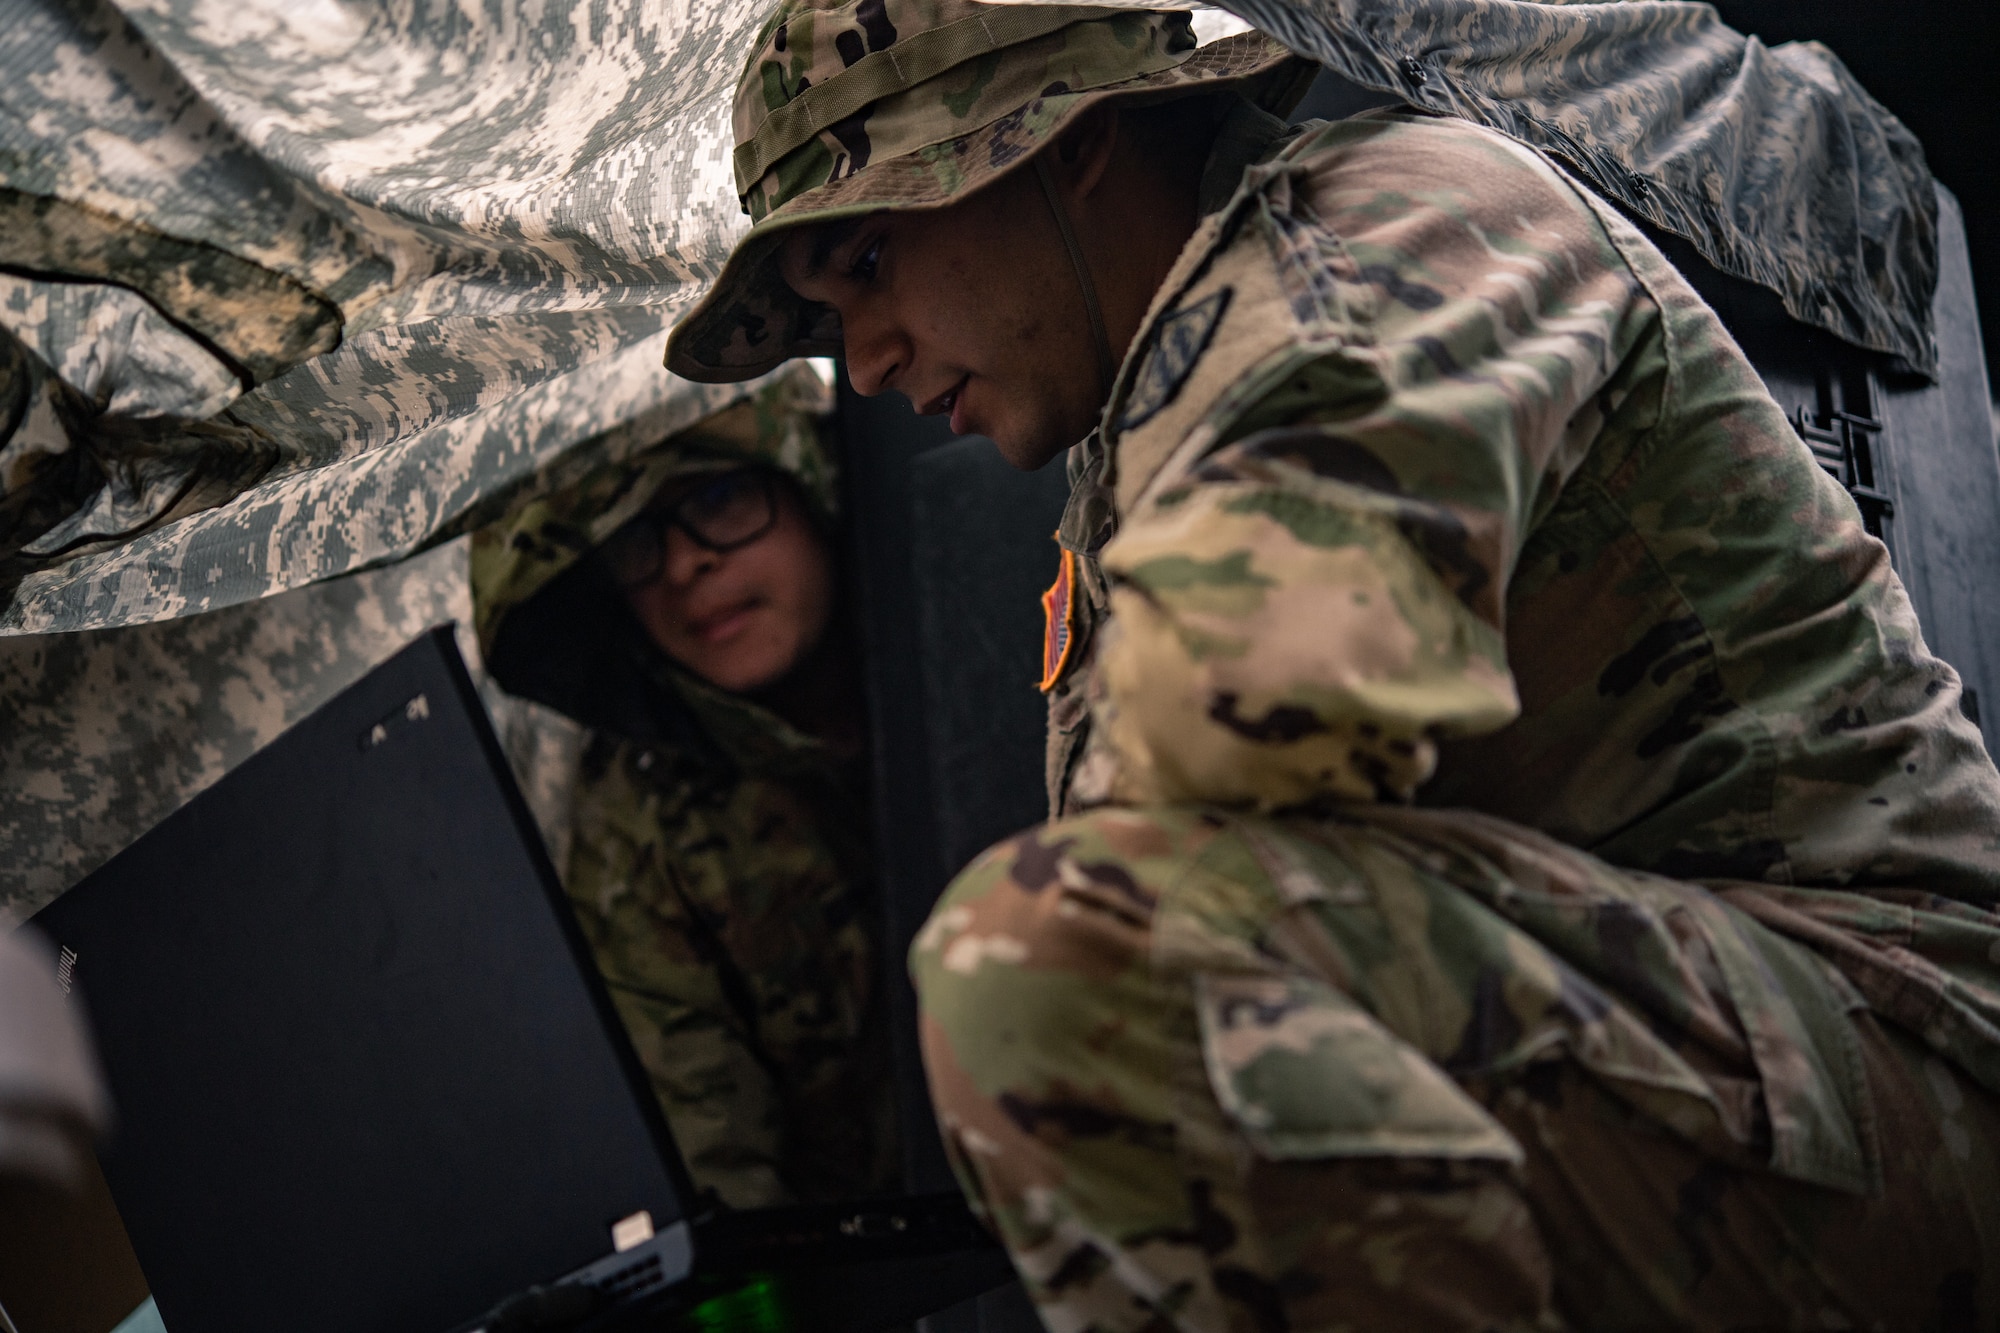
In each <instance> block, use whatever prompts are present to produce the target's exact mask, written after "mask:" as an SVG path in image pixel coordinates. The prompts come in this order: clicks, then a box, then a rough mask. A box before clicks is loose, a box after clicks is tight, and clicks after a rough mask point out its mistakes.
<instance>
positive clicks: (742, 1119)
mask: <svg viewBox="0 0 2000 1333" xmlns="http://www.w3.org/2000/svg"><path fill="white" fill-rule="evenodd" d="M774 393H775V391H766V392H765V393H764V394H762V395H760V397H759V398H758V399H757V400H754V401H753V402H752V403H749V404H744V405H741V406H739V407H738V408H735V409H731V413H730V414H725V416H724V417H723V418H717V419H715V420H712V421H711V422H710V423H707V424H708V425H709V426H711V427H714V426H715V425H716V422H717V421H721V422H723V424H724V425H727V424H729V423H730V422H731V421H733V420H734V417H735V416H741V417H744V418H746V420H745V421H742V422H737V423H735V424H737V425H741V426H744V427H746V429H749V430H751V432H752V433H755V434H758V435H759V436H760V437H764V436H772V435H773V434H774V431H773V430H772V429H770V427H771V425H772V423H771V422H769V421H764V422H762V423H761V424H762V426H763V427H765V429H762V430H761V431H760V430H756V429H755V423H752V422H751V421H749V420H748V418H750V417H751V416H752V415H753V413H757V412H759V411H763V410H765V409H768V408H770V407H771V402H770V401H768V400H771V399H773V397H774ZM764 414H765V415H766V416H768V415H771V414H770V413H769V412H768V411H765V412H764ZM780 415H782V414H780ZM713 433H714V434H715V435H716V436H717V439H716V440H714V441H708V442H707V443H715V444H718V445H719V446H720V448H719V449H718V450H715V451H707V452H705V451H704V449H703V445H704V443H705V441H704V440H703V439H702V437H701V434H700V432H699V431H697V432H694V433H692V434H684V435H683V436H681V437H679V438H677V440H675V441H674V442H672V445H673V447H672V448H670V449H669V450H668V451H664V452H662V451H655V452H654V453H653V454H651V455H648V456H645V457H642V458H641V459H640V460H638V461H637V462H636V463H635V464H633V465H623V466H614V467H609V468H605V469H602V470H601V471H600V472H599V473H598V474H596V475H595V476H594V477H593V478H591V479H590V480H589V481H587V482H586V483H584V484H583V485H581V486H579V487H577V488H575V489H573V490H571V491H569V492H566V493H564V494H560V495H557V496H553V497H548V498H545V499H542V500H538V501H536V502H534V503H532V504H530V505H528V506H526V507H524V508H523V509H522V510H520V511H519V512H518V513H517V514H516V515H515V516H514V517H513V518H512V519H511V520H509V521H508V522H507V523H505V524H502V525H499V526H496V527H495V528H491V529H487V530H484V531H482V532H481V533H479V534H476V535H475V538H474V542H473V554H472V580H473V603H474V616H475V623H476V625H477V627H478V630H479V637H480V640H481V646H482V648H484V649H485V650H486V652H487V658H488V666H489V668H490V669H492V670H493V671H494V673H495V674H496V676H498V677H499V678H500V680H501V682H502V684H504V685H507V686H508V687H509V688H510V689H517V690H520V691H522V692H525V693H528V694H530V695H531V697H540V698H541V699H542V701H544V702H547V703H550V704H552V705H555V706H557V707H558V708H562V709H564V710H565V711H569V712H571V713H573V714H574V715H576V716H577V717H578V719H579V720H581V721H584V722H585V723H586V724H587V725H589V726H591V727H592V730H591V732H590V733H589V735H588V737H587V739H586V741H585V743H584V746H583V751H582V760H581V765H580V772H579V773H578V774H577V775H576V778H575V783H574V789H573V791H572V793H571V795H570V798H569V802H568V828H567V830H566V832H567V835H568V836H567V838H566V839H558V840H556V841H558V842H562V841H566V842H567V845H568V849H569V850H568V854H567V857H566V860H565V863H564V864H563V865H562V866H560V867H559V869H560V872H561V877H562V881H563V886H564V888H565V890H566V891H567V892H568V895H569V898H570V902H571V905H572V906H573V907H574V909H575V911H576V915H577V919H578V921H579V922H580V924H581V925H582V928H583V933H584V935H585V937H586V938H587V939H588V940H589V942H590V944H591V947H592V949H593V951H594V952H595V954H596V958H597V963H598V966H599V969H600V970H601V972H602V973H603V975H604V978H605V981H606V983H607V984H608V986H609V988H610V991H611V996H612V999H613V1002H614V1003H615V1004H616V1006H617V1008H618V1011H619V1013H620V1015H621V1016H622V1017H623V1018H624V1020H625V1026H626V1030H627V1032H628V1033H629V1034H630V1036H631V1038H632V1042H633V1045H634V1047H635V1048H636V1050H637V1052H638V1055H639V1060H640V1063H641V1064H642V1065H643V1066H644V1068H645V1070H646V1072H647V1074H648V1075H649V1076H650V1078H651V1080H652V1084H653V1088H654V1091H655V1093H656V1095H657V1096H658V1098H659V1100H660V1104H661V1106H662V1108H663V1109H664V1110H665V1112H666V1115H667V1120H668V1123H669V1125H670V1126H671V1128H672V1130H673V1132H674V1137H675V1140H676V1142H677V1143H678V1145H679V1147H680V1149H681V1152H682V1154H683V1156H684V1157H685V1158H686V1159H687V1161H688V1165H689V1167H690V1169H691V1171H692V1173H693V1175H694V1177H695V1182H696V1184H697V1185H698V1186H701V1187H706V1188H712V1189H714V1190H715V1191H716V1192H717V1194H719V1195H720V1197H721V1198H722V1200H723V1201H724V1202H725V1203H727V1204H729V1205H731V1206H733V1207H758V1206H766V1205H773V1204H778V1203H785V1202H790V1201H794V1200H812V1199H825V1198H831V1197H837V1196H852V1195H854V1194H858V1193H868V1192H871V1191H875V1190H880V1189H883V1188H886V1187H887V1186H888V1185H889V1184H891V1183H892V1181H893V1177H892V1175H891V1172H892V1171H893V1162H894V1158H893V1149H894V1143H893V1136H892V1133H891V1127H890V1119H889V1116H890V1112H889V1104H888V1100H887V1095H886V1088H887V1084H888V1078H887V1065H886V1061H887V1049H888V1047H887V1029H886V1026H885V1024H884V1021H883V1016H882V1012H881V1007H880V1004H879V1002H878V999H877V996H878V993H879V984H878V958H879V954H878V950H877V945H876V941H875V939H874V936H873V924H874V922H875V920H876V913H875V911H874V908H873V903H872V895H873V887H872V885H873V866H872V863H871V862H872V857H871V851H870V848H869V845H868V842H867V829H868V827H869V824H868V818H867V810H866V808H865V796H864V794H863V793H865V790H866V787H865V781H866V778H865V774H864V773H862V772H860V771H858V770H859V769H861V768H862V767H863V766H864V765H863V762H862V761H860V760H842V759H840V758H837V757H836V756H834V755H833V754H831V753H830V752H829V751H828V749H827V747H825V746H824V745H822V744H821V743H820V742H818V741H816V740H814V739H812V738H810V737H807V736H805V735H802V734H800V733H799V732H797V731H795V730H794V729H792V728H791V727H789V726H787V725H786V724H785V723H784V722H782V721H781V720H779V719H778V718H777V717H776V716H774V715H773V714H772V713H770V712H769V711H767V710H765V709H764V708H761V707H759V706H758V705H757V704H755V703H753V702H751V701H749V700H746V699H743V698H740V697H738V696H735V695H731V694H729V693H727V692H725V691H722V690H718V689H715V688H714V687H712V686H709V685H708V684H707V683H705V682H703V681H701V680H700V679H698V678H696V677H694V676H693V675H691V674H689V673H688V672H686V671H683V670H681V669H680V668H679V667H677V666H676V665H675V664H673V663H672V662H671V661H670V660H669V659H667V658H666V656H665V655H664V654H663V653H661V652H659V651H658V650H657V649H656V648H654V647H653V645H652V644H651V642H650V640H648V639H646V638H645V636H644V634H643V632H642V631H640V630H639V629H638V626H637V623H636V621H633V620H632V619H631V618H630V615H629V613H628V612H627V610H626V608H625V606H624V604H623V600H622V598H620V597H619V596H618V594H617V592H616V590H615V589H614V588H612V587H611V586H610V584H609V579H608V577H605V576H601V575H599V574H598V572H597V571H596V569H595V568H594V564H593V562H589V561H584V560H581V559H580V557H581V556H582V555H583V554H584V553H586V552H588V551H589V550H590V549H591V548H592V547H593V546H594V545H595V543H596V541H597V540H601V538H602V536H603V535H604V531H603V530H604V528H605V527H606V524H605V522H604V519H603V515H605V514H607V513H609V514H612V515H618V514H621V513H624V512H628V511H629V509H630V508H632V507H634V502H635V501H636V503H639V504H643V503H644V500H645V498H646V497H647V496H649V495H650V494H651V492H652V491H653V490H655V489H657V487H658V485H659V483H660V481H661V480H662V479H663V477H671V476H672V475H674V474H675V473H676V472H682V471H685V470H687V469H689V468H690V467H695V468H699V467H704V466H706V467H710V468H712V467H714V466H716V465H717V462H718V458H717V457H716V456H715V455H716V454H717V453H720V454H721V455H722V459H721V461H727V453H728V451H729V449H730V448H731V447H732V445H733V444H734V441H732V440H730V439H728V438H727V436H728V435H729V434H730V432H728V431H724V430H720V429H717V430H715V431H714V432H713ZM737 433H742V432H737ZM776 433H781V432H776ZM756 452H758V453H761V454H763V455H765V456H767V458H768V459H769V461H776V462H781V463H782V464H784V465H785V466H786V469H787V470H788V471H789V472H791V473H792V474H793V475H794V476H797V477H799V478H800V479H801V481H802V483H803V485H804V486H805V489H806V493H807V495H808V497H809V502H811V503H815V504H816V505H819V504H820V502H822V501H823V499H824V496H825V495H826V494H827V493H828V491H827V487H828V486H829V484H830V477H829V476H827V475H826V474H825V471H824V470H825V468H826V461H825V459H824V457H823V456H822V455H820V454H819V453H818V452H817V448H816V446H814V447H812V448H806V449H804V450H803V454H802V451H801V449H800V448H799V447H798V444H797V441H792V442H791V443H790V444H789V445H786V444H784V443H782V442H780V443H777V444H773V445H772V446H771V447H769V448H762V449H759V450H757V451H756ZM801 454H802V456H801ZM735 461H738V462H740V461H741V457H740V455H739V456H738V457H737V458H736V460H735ZM613 526H615V521H614V523H613ZM510 632H512V633H514V635H515V637H514V638H512V639H511V640H510ZM523 642H525V643H527V644H528V645H529V648H530V651H531V652H533V653H534V654H535V656H536V657H537V658H538V659H542V660H538V661H535V662H533V663H531V664H530V665H531V666H532V667H533V669H534V670H533V674H532V675H531V676H529V678H528V679H527V681H526V683H523V682H522V681H521V680H520V679H518V678H517V677H515V676H514V675H512V674H510V672H509V669H508V661H509V656H510V654H514V653H517V652H518V651H519V645H520V644H521V643H523ZM553 644H563V645H569V647H570V650H571V651H570V653H569V655H568V657H567V660H564V654H563V652H562V651H561V650H558V649H556V648H553V647H551V645H553ZM550 660H553V661H554V662H555V665H554V666H553V667H550V666H548V662H549V661H550ZM565 673H566V674H567V676H568V677H569V679H568V680H565V679H564V676H565ZM544 817H545V818H546V815H545V816H544Z"/></svg>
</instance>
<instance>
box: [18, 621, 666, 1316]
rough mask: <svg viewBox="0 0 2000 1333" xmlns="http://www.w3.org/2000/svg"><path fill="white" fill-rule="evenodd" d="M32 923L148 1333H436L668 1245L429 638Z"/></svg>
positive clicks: (581, 964)
mask: <svg viewBox="0 0 2000 1333" xmlns="http://www.w3.org/2000/svg"><path fill="white" fill-rule="evenodd" d="M34 924H36V925H37V926H38V927H40V928H41V929H42V930H43V931H44V932H46V933H47V935H48V936H49V937H50V939H51V940H52V941H53V942H54V944H55V945H56V947H58V948H59V949H61V950H63V951H64V953H65V955H66V957H67V958H68V959H69V975H70V976H71V977H72V978H73V979H74V984H75V986H76V989H77V992H78V993H79V994H80V995H81V996H82V999H83V1002H84V1004H85V1006H86V1008H87V1010H88V1012H89V1016H90V1018H91V1021H92V1024H93V1027H94V1029H95V1031H96V1035H97V1038H98V1043H99V1047H100V1050H101V1053H102V1056H103V1062H104V1066H105V1069H106V1071H107V1079H108V1082H109V1084H110V1089H111V1093H112V1098H113V1101H114V1104H115V1106H116V1109H117V1115H118V1119H117V1124H116V1126H115V1128H114V1130H113V1133H112V1136H111V1137H110V1139H109V1140H108V1141H107V1142H106V1144H105V1145H104V1146H103V1148H102V1151H101V1154H100V1156H101V1158H102V1161H103V1165H104V1171H105V1176H106V1178H107V1180H108V1181H109V1183H110V1186H111V1190H112V1194H113V1196H114V1197H115V1199H116V1200H117V1203H118V1208H119V1211H120V1213H121V1214H122V1216H123V1218H124V1221H125V1224H126V1228H127V1230H128V1231H129V1233H130V1235H131V1237H132V1243H133V1248H134V1250H135V1252H136V1253H137V1255H138V1258H139V1262H140V1265H141V1267H143V1268H144V1270H145V1273H146V1276H147V1279H148V1281H149V1282H150V1284H151V1286H152V1288H153V1292H154V1297H155V1299H156V1300H157V1302H158V1304H159V1309H160V1314H161V1316H162V1318H163V1320H164V1322H165V1324H166V1326H167V1327H168V1328H169V1329H171V1330H173V1333H236V1331H238V1330H241V1333H269V1330H272V1329H276V1328H283V1329H285V1330H286V1331H287V1333H352V1331H353V1330H355V1329H358V1328H362V1329H369V1330H371V1331H373V1333H439V1330H442V1329H447V1328H450V1327H453V1326H455V1325H458V1324H460V1323H462V1322H463V1321H466V1320H468V1319H472V1318H475V1317H477V1316H478V1315H479V1314H480V1313H481V1312H482V1311H484V1310H486V1309H488V1308H489V1307H491V1306H492V1305H493V1304H494V1302H496V1301H498V1300H500V1299H501V1298H503V1297H505V1296H507V1295H508V1294H509V1293H510V1292H515V1291H518V1290H520V1289H521V1288H522V1287H523V1286H525V1285H527V1284H529V1283H532V1282H546V1281H551V1280H553V1279H555V1278H558V1277H560V1276H562V1275H564V1274H567V1273H570V1272H573V1271H575V1270H577V1269H578V1268H580V1267H582V1266H584V1265H586V1264H589V1263H591V1262H592V1261H594V1260H597V1259H600V1258H602V1257H603V1256H605V1255H606V1254H607V1253H610V1252H611V1251H612V1250H613V1248H614V1242H613V1228H614V1226H615V1225H616V1224H618V1223H619V1222H620V1221H622V1220H625V1219H628V1218H631V1217H632V1216H633V1215H634V1214H636V1213H640V1212H645V1213H648V1214H649V1215H650V1218H651V1222H652V1225H653V1227H654V1228H655V1229H659V1230H662V1231H665V1230H667V1229H668V1228H670V1227H672V1226H673V1225H674V1224H676V1223H679V1222H681V1221H682V1220H683V1218H684V1212H685V1204H684V1201H685V1200H687V1199H689V1198H691V1197H692V1194H691V1192H690V1191H689V1189H688V1187H687V1184H686V1180H685V1177H684V1174H683V1173H682V1171H681V1169H680V1165H679V1158H678V1156H677V1155H676V1154H675V1153H674V1151H673V1148H672V1143H671V1140H670V1138H669V1137H668V1135H667V1131H666V1126H665V1124H664V1122H663V1120H662V1119H661V1117H660V1114H659V1111H658V1108H657V1105H656V1103H655V1102H654V1099H653V1097H652V1096H651V1094H650V1091H649V1089H648V1087H647V1085H646V1082H645V1080H644V1078H643V1075H642V1074H641V1071H640V1070H639V1068H638V1066H637V1063H636V1061H635V1060H634V1058H633V1056H632V1054H631V1051H630V1048H629V1046H628V1045H627V1044H626V1043H625V1041H624V1039H623V1036H622V1031H621V1030H620V1028H619V1026H618V1019H617V1016H616V1014H615V1012H614V1010H613V1009H612V1007H611V1003H610V1000H609V998H608V996H607V995H606V994H605V991H604V989H603V986H602V983H601V982H600V981H599V980H598V977H597V973H596V970H595V968H594V966H593V965H592V964H591V961H590V956H589V951H588V948H587V946H586V945H585V943H584V942H583V940H582V938H581V937H580V935H579V934H578V932H577V929H576V926H575V923H574V920H573V918H572V917H571V915H570V912H569V909H568V906H567V903H566V902H565V901H564V900H563V898H562V895H561V891H560V889H559V887H558V885H557V881H556V878H555V875H554V873H553V871H552V870H551V869H550V867H549V864H548V860H547V856H546V854H545V853H544V851H543V849H542V845H541V841H540V837H539V835H538V833H537V832H536V830H535V828H534V825H533V823H532V820H531V819H530V817H529V815H528V812H527V810H526V808H525V806H524V805H523V803H522V801H521V798H520V795H519V793H518V792H517V791H516V789H515V787H514V784H513V780H512V776H511V774H510V773H509V772H508V770H507V767H506V761H505V758H504V756H503V755H502V754H501V752H500V749H499V746H498V744H497V743H496V741H495V740H494V738H493V734H492V731H491V728H490V726H489V725H488V723H487V720H486V715H485V710H484V708H483V707H482V706H481V704H480V702H479V699H478V697H477V695H476V693H475V692H474V688H473V685H472V682H471V680H470V678H469V677H468V675H467V674H466V671H465V667H464V664H463V663H462V662H461V660H460V659H459V656H458V651H457V648H456V645H455V644H454V642H453V638H452V631H451V630H450V628H449V627H441V628H439V629H435V630H432V631H431V632H429V633H428V634H426V635H424V636H423V637H422V638H420V639H419V640H417V641H416V642H415V643H413V644H411V645H410V646H409V647H408V648H406V649H404V650H403V651H402V652H400V653H398V654H397V655H396V656H395V657H393V658H391V659H390V660H389V661H387V662H385V663H383V664H382V665H381V666H379V667H377V668H376V669H375V670H374V671H372V672H370V673H369V675H368V676H366V677H365V678H364V679H362V680H361V681H359V682H358V683H356V684H355V685H353V686H352V687H350V688H349V689H348V690H346V691H345V692H344V693H342V694H340V695H339V696H337V697H336V698H334V699H333V700H331V701H330V702H328V703H327V704H326V705H325V706H323V707H322V708H321V709H320V710H319V711H318V712H316V713H314V714H313V715H312V716H311V717H309V718H307V719H306V720H305V721H303V722H301V723H299V724H298V725H297V726H295V727H293V728H292V729H291V730H289V731H287V732H286V733H285V734H284V735H282V736H280V737H279V738H278V739H277V740H276V741H274V742H272V743H271V744H270V745H269V746H267V747H266V748H265V749H263V750H262V751H260V752H258V753H257V754H256V755H254V756H252V757H251V758H250V759H248V760H246V761H245V762H244V763H243V764H242V765H241V766H239V767H238V768H237V769H236V770H234V771H233V772H231V773H230V774H229V775H228V776H227V777H225V778H224V779H223V780H222V781H221V782H219V783H217V784H216V785H215V786H214V787H212V788H210V789H209V790H208V791H205V792H203V793H202V794H201V795H199V796H197V797H195V798H194V800H192V801H190V802H189V803H188V804H187V805H186V806H184V807H183V808H182V809H180V810H179V811H177V812H176V813H174V814H173V815H172V816H170V817H169V818H167V819H166V820H165V821H163V822H162V823H161V824H159V825H158V826H157V827H155V828H154V829H153V830H152V831H151V832H149V833H147V834H146V835H145V836H144V837H142V838H140V839H139V840H138V841H137V842H135V843H134V844H132V845H131V846H130V847H128V848H127V849H126V850H125V851H123V852H121V853H120V854H119V855H118V856H117V857H115V858H114V859H113V860H111V861H110V862H108V863H107V864H106V865H104V866H103V867H102V868H100V869H99V870H98V871H97V872H96V873H94V874H92V875H91V876H90V877H88V878H87V879H85V880H84V881H83V882H82V883H81V884H79V885H77V886H76V887H75V888H73V889H71V890H70V891H69V892H68V893H66V894H64V895H63V896H62V897H61V898H59V899H58V900H56V901H55V902H54V903H52V904H50V905H49V906H48V907H47V908H46V909H44V910H43V911H42V912H41V913H40V914H39V915H38V916H37V917H36V918H35V921H34ZM631 1234H632V1229H631V1228H630V1227H629V1226H628V1227H627V1228H625V1230H624V1233H623V1236H622V1237H621V1239H624V1240H627V1241H629V1237H630V1236H631ZM679 1248H680V1252H681V1254H682V1255H683V1256H684V1255H685V1246H684V1245H683V1246H681V1247H679ZM683 1262H684V1260H683Z"/></svg>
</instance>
